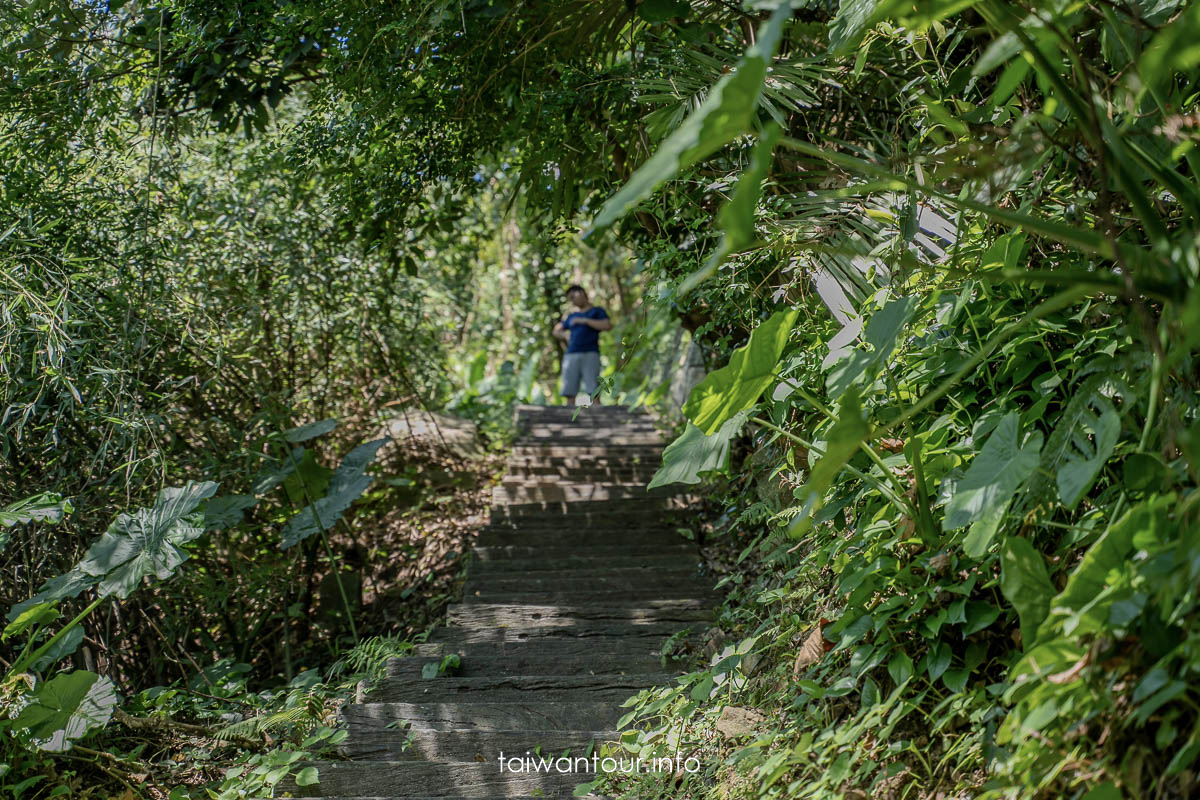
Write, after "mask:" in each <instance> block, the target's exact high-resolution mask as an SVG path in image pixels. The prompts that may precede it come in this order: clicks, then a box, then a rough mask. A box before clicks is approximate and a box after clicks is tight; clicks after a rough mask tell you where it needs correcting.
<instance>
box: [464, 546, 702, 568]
mask: <svg viewBox="0 0 1200 800" xmlns="http://www.w3.org/2000/svg"><path fill="white" fill-rule="evenodd" d="M689 549H690V550H691V552H688V551H687V550H680V551H676V552H673V553H671V552H668V553H661V552H659V553H653V554H651V553H645V554H640V555H627V554H625V553H624V552H623V551H621V550H620V549H619V548H607V549H606V550H604V551H601V552H599V553H596V552H588V551H587V550H572V549H571V548H560V549H556V550H555V551H554V552H553V553H545V551H542V553H536V552H535V553H532V554H531V555H532V556H533V557H532V558H501V559H486V560H485V559H481V558H479V557H478V554H476V556H475V558H474V559H473V560H472V561H471V565H470V567H469V570H470V574H471V575H483V574H491V573H501V572H521V573H527V572H552V571H554V570H564V569H565V570H571V569H596V568H604V567H612V568H614V569H624V568H629V567H646V568H651V569H666V570H672V569H674V570H678V569H695V568H696V567H697V566H698V565H699V564H700V555H699V554H698V553H696V552H695V548H689Z"/></svg>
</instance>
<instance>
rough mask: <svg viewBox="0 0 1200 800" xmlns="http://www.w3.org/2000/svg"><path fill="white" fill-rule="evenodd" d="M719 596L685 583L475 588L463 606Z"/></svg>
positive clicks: (466, 595) (611, 602)
mask: <svg viewBox="0 0 1200 800" xmlns="http://www.w3.org/2000/svg"><path fill="white" fill-rule="evenodd" d="M720 599H721V594H720V593H719V592H718V591H717V590H716V589H714V588H712V587H711V586H709V587H705V586H699V587H697V586H696V585H693V584H686V585H682V586H661V587H651V588H642V589H639V590H630V589H617V590H607V591H602V592H601V591H596V590H594V589H586V588H585V589H579V590H576V589H565V590H563V589H558V590H550V591H540V592H539V591H522V592H514V591H511V590H497V591H492V590H486V589H478V590H473V591H470V592H464V593H463V597H462V601H461V602H462V603H463V605H473V604H477V603H531V604H537V605H553V604H556V603H565V604H574V605H578V604H581V603H589V602H594V603H603V604H605V605H619V604H621V603H629V604H642V603H646V602H649V601H652V600H702V601H703V600H707V601H708V602H709V603H718V604H719V602H720Z"/></svg>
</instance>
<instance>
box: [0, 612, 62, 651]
mask: <svg viewBox="0 0 1200 800" xmlns="http://www.w3.org/2000/svg"><path fill="white" fill-rule="evenodd" d="M59 616H60V615H59V613H58V608H57V607H56V606H55V605H54V603H35V604H34V605H32V606H30V607H29V608H26V609H25V610H23V611H22V612H21V613H20V614H17V616H16V618H15V619H13V621H12V622H10V623H9V624H8V625H7V627H5V628H4V632H3V633H0V642H3V641H5V640H6V639H8V638H9V637H11V636H20V635H21V634H22V633H24V632H25V631H27V630H29V629H30V628H31V627H33V626H34V625H47V624H49V623H51V622H53V621H54V620H56V619H58V618H59Z"/></svg>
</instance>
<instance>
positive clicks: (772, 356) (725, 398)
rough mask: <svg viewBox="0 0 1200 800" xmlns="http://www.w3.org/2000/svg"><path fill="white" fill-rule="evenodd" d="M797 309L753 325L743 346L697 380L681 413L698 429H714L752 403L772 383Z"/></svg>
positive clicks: (705, 431) (716, 429)
mask: <svg viewBox="0 0 1200 800" xmlns="http://www.w3.org/2000/svg"><path fill="white" fill-rule="evenodd" d="M798 313H799V312H797V311H795V310H792V309H788V310H786V311H777V312H775V313H774V314H772V315H771V317H770V319H768V320H767V321H766V322H764V323H763V324H761V325H759V326H758V327H757V328H755V329H754V332H753V333H751V334H750V341H749V342H748V343H747V344H746V346H745V347H741V348H739V349H737V350H735V351H734V352H733V355H732V356H731V357H730V359H729V363H728V364H726V365H725V366H724V367H721V368H720V369H718V370H715V371H714V372H712V373H710V374H709V375H708V376H707V377H705V378H704V380H702V381H700V383H698V384H696V386H695V388H693V389H692V392H691V394H689V395H688V399H687V402H686V403H684V404H683V414H684V416H686V417H687V418H688V419H690V420H691V421H692V422H693V423H694V424H695V425H696V427H697V428H699V429H700V431H701V433H704V434H705V435H711V434H713V433H716V432H717V431H718V430H720V428H721V426H722V425H724V424H725V423H726V422H728V421H729V420H730V419H732V418H733V417H734V416H735V415H737V414H739V413H741V412H742V411H745V410H747V409H749V408H750V407H751V406H753V405H754V404H755V403H756V402H757V401H758V398H759V395H761V394H762V393H763V392H764V391H765V390H766V389H767V387H768V386H770V385H771V383H772V381H774V380H775V368H776V367H777V366H778V364H779V357H780V356H781V355H782V354H783V349H784V347H785V346H786V345H787V341H788V336H789V335H790V334H791V332H792V326H793V325H795V324H796V317H797V316H798Z"/></svg>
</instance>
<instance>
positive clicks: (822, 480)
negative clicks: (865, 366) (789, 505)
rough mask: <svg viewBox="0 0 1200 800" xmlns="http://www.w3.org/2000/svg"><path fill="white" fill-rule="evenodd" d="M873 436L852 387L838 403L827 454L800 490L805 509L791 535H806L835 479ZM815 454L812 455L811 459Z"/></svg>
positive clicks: (798, 516)
mask: <svg viewBox="0 0 1200 800" xmlns="http://www.w3.org/2000/svg"><path fill="white" fill-rule="evenodd" d="M870 435H871V425H870V423H868V422H867V419H866V417H864V416H863V410H862V402H861V400H860V399H859V395H858V389H857V387H853V386H852V387H850V390H849V391H848V392H846V393H845V394H844V395H842V398H841V400H840V401H839V403H838V415H837V421H836V422H835V423H834V424H833V427H831V428H830V429H829V436H828V438H827V439H826V440H825V451H824V452H823V453H822V454H821V457H820V459H819V460H818V461H817V462H816V463H815V464H813V467H812V469H811V470H810V471H809V474H808V481H807V482H806V483H805V484H804V486H802V487H801V488H800V489H798V490H797V496H798V497H800V499H801V500H802V502H803V506H802V508H801V511H800V513H799V514H797V515H796V516H795V517H793V518H792V521H791V526H790V532H791V534H792V535H793V536H796V535H799V534H801V533H803V532H804V531H806V530H808V528H809V527H810V526H811V525H812V518H813V515H814V514H815V513H816V512H817V511H818V510H819V509H820V508H821V506H822V505H823V504H824V502H825V494H826V492H828V491H829V489H830V488H831V487H832V486H833V481H834V479H835V478H837V476H838V474H839V473H840V472H841V471H842V468H843V467H845V466H846V463H847V462H848V461H849V460H850V458H851V456H853V455H854V454H855V453H856V452H858V449H859V446H860V445H862V443H863V442H865V441H866V440H867V438H868V437H869V436H870ZM813 455H814V454H811V453H810V454H809V459H810V460H811V459H812V457H813Z"/></svg>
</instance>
